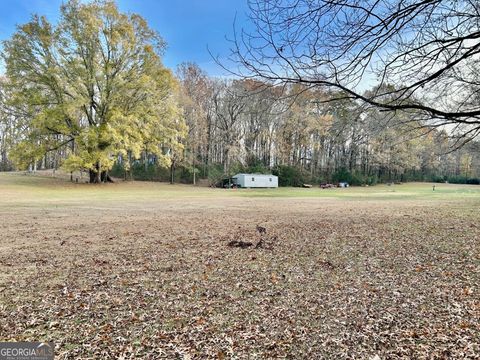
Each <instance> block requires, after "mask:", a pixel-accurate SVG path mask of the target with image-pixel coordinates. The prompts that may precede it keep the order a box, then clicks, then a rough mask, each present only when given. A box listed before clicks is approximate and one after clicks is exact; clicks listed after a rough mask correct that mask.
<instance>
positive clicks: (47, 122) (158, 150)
mask: <svg viewBox="0 0 480 360" xmlns="http://www.w3.org/2000/svg"><path fill="white" fill-rule="evenodd" d="M164 48H165V43H164V41H163V39H162V38H161V37H160V36H159V35H158V34H157V33H156V32H155V31H153V30H152V29H150V28H149V27H148V25H147V23H146V21H145V20H144V19H143V18H142V17H140V16H139V15H136V14H123V13H121V12H120V11H119V10H118V8H117V6H116V5H115V3H114V2H113V1H104V0H98V1H93V2H90V3H82V2H80V1H78V0H70V1H67V2H65V3H64V5H62V7H61V11H60V20H59V21H58V23H57V24H56V25H52V24H50V23H49V22H48V21H47V19H46V18H44V17H40V16H36V15H35V16H33V17H32V20H31V21H30V22H29V23H27V24H25V25H21V26H19V27H18V29H17V31H16V33H15V34H14V35H13V36H12V38H11V39H9V40H7V41H5V42H4V58H5V63H6V69H7V81H6V83H7V86H8V87H9V94H10V96H9V99H8V101H9V106H10V107H11V108H12V109H16V110H17V116H21V117H23V118H24V120H25V121H23V122H22V123H23V124H26V125H25V129H24V132H23V138H22V140H21V141H20V142H19V143H18V145H17V147H16V151H15V150H14V151H13V153H12V155H13V158H14V159H15V160H16V162H17V164H18V166H20V167H21V166H28V164H29V163H31V162H32V161H35V160H38V159H39V158H41V156H43V154H45V153H46V152H48V151H52V150H58V149H64V153H65V154H66V160H65V161H64V163H63V166H64V168H66V169H67V170H69V171H73V170H80V169H83V170H87V171H89V173H90V182H92V183H97V182H102V181H107V180H108V179H109V176H108V170H109V169H111V167H112V166H113V164H114V162H115V160H116V159H118V158H122V164H124V166H125V167H126V168H128V167H129V166H130V163H131V161H133V160H134V159H138V158H139V157H140V155H141V153H142V152H148V153H150V154H155V155H156V157H157V159H158V160H159V162H160V163H163V164H164V165H166V166H168V165H169V164H170V161H171V160H170V156H171V154H172V153H178V152H180V151H181V147H182V145H181V141H180V140H181V138H182V137H184V136H185V134H186V132H187V129H186V125H185V122H184V120H183V117H182V112H181V111H180V109H179V107H178V102H177V93H178V91H177V90H178V86H177V81H176V79H175V77H174V76H173V75H172V73H171V72H170V70H168V69H167V68H165V67H164V66H163V64H162V62H161V55H162V53H163V50H164Z"/></svg>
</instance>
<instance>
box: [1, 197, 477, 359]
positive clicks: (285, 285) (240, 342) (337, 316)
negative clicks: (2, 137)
mask: <svg viewBox="0 0 480 360" xmlns="http://www.w3.org/2000/svg"><path fill="white" fill-rule="evenodd" d="M219 191H221V190H219ZM93 194H94V193H93ZM0 200H1V199H0ZM12 201H13V202H14V201H15V200H14V199H12V198H11V197H9V199H8V203H9V204H12ZM0 203H1V201H0ZM5 204H6V202H4V203H3V205H5ZM479 205H480V201H479V199H478V198H475V197H474V198H471V199H469V200H468V201H461V202H459V201H455V198H454V197H452V198H451V199H449V200H442V201H440V200H431V201H425V200H421V201H419V200H412V199H408V200H398V199H397V200H395V201H390V200H382V201H371V200H368V198H367V199H365V200H362V201H357V200H348V199H346V200H342V199H340V200H339V199H324V198H316V199H309V198H302V199H297V198H249V197H228V198H227V197H223V196H218V197H216V198H210V199H206V198H193V197H192V198H182V199H175V198H168V199H167V198H165V199H164V200H159V201H154V202H143V201H135V200H134V199H132V198H128V199H125V198H122V197H121V196H120V197H119V199H118V200H117V201H115V200H109V201H107V202H103V201H95V199H94V197H93V195H92V193H89V192H88V189H87V190H86V193H85V203H78V202H75V203H73V204H63V203H61V204H58V205H55V204H53V203H50V204H49V206H40V205H38V204H36V205H35V206H28V204H25V203H23V205H22V206H16V207H15V206H11V207H2V208H1V214H0V215H1V224H0V225H1V232H0V341H28V340H32V341H34V340H49V341H50V340H51V341H54V342H55V344H56V356H57V358H58V359H117V358H125V359H130V358H145V359H161V358H166V359H171V358H183V359H188V358H217V359H229V358H239V359H246V358H249V359H255V358H259V359H270V358H298V359H314V358H315V359H322V358H325V359H353V358H361V359H370V358H375V357H376V358H377V359H378V358H380V359H435V358H438V359H454V358H459V359H460V358H472V359H473V358H478V356H479V354H480V293H479V280H480V275H479V270H480V221H479V220H480V217H479V214H478V209H479ZM257 225H259V226H262V227H265V229H266V233H265V234H259V232H258V231H257V229H256V227H257ZM260 240H262V243H261V245H260V246H258V247H257V246H256V245H257V244H258V242H259V241H260ZM240 241H243V242H244V243H252V245H251V246H245V247H236V246H233V245H232V244H236V243H238V242H240ZM229 243H230V244H231V245H232V246H229Z"/></svg>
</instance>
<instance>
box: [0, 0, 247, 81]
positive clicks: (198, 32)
mask: <svg viewBox="0 0 480 360" xmlns="http://www.w3.org/2000/svg"><path fill="white" fill-rule="evenodd" d="M61 4H62V0H0V41H1V40H6V39H8V38H10V36H11V35H12V34H13V33H14V32H15V27H16V25H20V24H23V23H26V22H28V21H29V19H30V17H31V14H32V13H36V14H39V15H45V16H46V17H47V18H48V19H49V20H50V21H51V22H56V21H57V19H58V16H59V8H60V5H61ZM117 4H118V6H119V8H120V10H121V11H122V12H130V13H137V14H140V15H141V16H143V17H144V18H145V19H146V20H147V22H148V24H149V26H150V27H151V28H153V29H155V30H157V31H158V32H159V33H160V35H161V36H162V37H163V38H164V39H165V40H166V42H167V50H166V52H165V56H164V58H163V61H164V63H165V65H166V66H167V67H169V68H171V69H175V68H176V67H177V65H178V64H181V63H182V62H186V61H191V62H195V63H197V64H198V65H199V66H200V67H201V68H202V69H203V70H205V71H206V72H207V73H208V74H209V75H211V76H226V75H228V74H227V73H226V72H225V70H223V69H222V68H221V67H219V66H218V65H217V64H215V61H214V60H213V59H212V57H211V55H210V54H209V52H208V50H207V47H208V49H210V51H211V52H212V54H213V55H215V56H219V57H220V58H226V57H227V56H228V54H229V47H230V44H229V43H228V41H227V40H226V37H227V38H230V39H231V38H232V37H233V26H234V21H235V23H236V25H237V28H242V27H245V26H247V21H246V18H247V17H246V13H247V10H248V6H247V0H117ZM3 70H4V69H3V67H2V66H1V65H0V72H3Z"/></svg>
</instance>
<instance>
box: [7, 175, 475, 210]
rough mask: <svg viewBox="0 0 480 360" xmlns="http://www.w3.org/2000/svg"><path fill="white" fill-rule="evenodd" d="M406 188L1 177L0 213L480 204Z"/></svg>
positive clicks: (460, 195) (444, 187)
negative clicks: (239, 202)
mask: <svg viewBox="0 0 480 360" xmlns="http://www.w3.org/2000/svg"><path fill="white" fill-rule="evenodd" d="M432 186H433V184H430V183H407V184H402V185H392V186H387V185H377V186H371V187H350V188H346V189H340V188H337V189H320V188H318V187H317V188H311V189H303V188H278V189H233V190H227V189H213V188H207V187H194V186H191V185H170V184H166V183H155V182H123V181H122V182H118V183H115V184H100V185H91V184H85V183H78V184H77V183H71V182H69V181H68V180H66V179H65V178H54V177H52V176H42V175H35V176H33V175H25V174H23V173H0V207H4V206H49V205H52V206H54V205H57V206H58V205H62V204H65V205H66V204H85V205H87V204H90V205H95V204H97V205H98V204H101V203H109V204H111V203H119V204H121V203H124V202H128V203H130V202H150V201H159V200H161V199H175V198H216V199H221V198H231V197H246V198H258V197H263V198H273V197H275V198H331V199H339V200H357V201H360V200H370V201H384V200H415V199H422V200H446V201H448V200H480V186H476V185H454V184H435V191H433V189H432Z"/></svg>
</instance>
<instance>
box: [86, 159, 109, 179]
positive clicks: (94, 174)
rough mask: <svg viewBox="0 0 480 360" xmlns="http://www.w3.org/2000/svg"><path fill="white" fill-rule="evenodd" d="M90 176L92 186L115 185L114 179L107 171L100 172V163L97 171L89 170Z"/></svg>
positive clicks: (96, 167) (97, 165)
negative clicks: (104, 183) (103, 183)
mask: <svg viewBox="0 0 480 360" xmlns="http://www.w3.org/2000/svg"><path fill="white" fill-rule="evenodd" d="M88 172H89V175H90V184H100V183H102V182H110V183H113V180H112V178H111V177H110V175H108V172H107V171H100V163H99V162H97V164H96V165H95V169H90V170H88Z"/></svg>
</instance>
